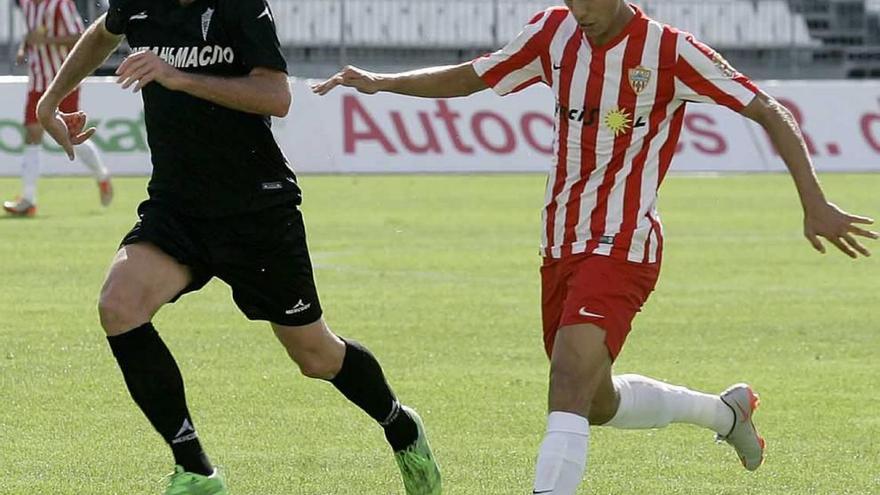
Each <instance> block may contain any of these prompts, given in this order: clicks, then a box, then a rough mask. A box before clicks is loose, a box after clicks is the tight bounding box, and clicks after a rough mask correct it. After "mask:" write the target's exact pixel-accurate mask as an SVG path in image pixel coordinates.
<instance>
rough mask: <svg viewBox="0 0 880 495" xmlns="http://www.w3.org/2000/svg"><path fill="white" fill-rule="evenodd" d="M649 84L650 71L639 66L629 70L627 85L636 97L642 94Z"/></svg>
mask: <svg viewBox="0 0 880 495" xmlns="http://www.w3.org/2000/svg"><path fill="white" fill-rule="evenodd" d="M650 82H651V69H648V68H647V67H642V66H641V65H640V66H638V67H633V68H632V69H630V70H629V85H630V87H632V89H633V91H635V93H636V94H637V95H640V94H642V91H644V90H645V88H647V87H648V83H650Z"/></svg>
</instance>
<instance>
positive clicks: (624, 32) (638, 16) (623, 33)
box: [583, 4, 646, 52]
mask: <svg viewBox="0 0 880 495" xmlns="http://www.w3.org/2000/svg"><path fill="white" fill-rule="evenodd" d="M629 6H630V7H632V9H633V11H634V12H635V15H633V16H632V19H630V20H629V22H627V23H626V25H625V26H623V29H621V30H620V32H619V33H617V36H615V37H613V38H611V39H610V40H608V42H607V43H605V44H604V45H598V46H597V45H594V44H593V42H592V41H591V40H590V38H588V37H587V35H586V34H584V35H583V36H584V39H586V40H587V43H588V44H589V45H590V49H592V50H593V51H594V52H604V51H608V50H609V49H610V48H613V47H614V46H615V45H617V44H618V43H620V42H621V41H623V39H624V38H626V37H627V36H629V34H630V33H631V32H632V30H633V29H634V28H635V27H636V26H637V25H638V24H639V23H640V22H644V21H645V19H646V17H645V13H644V12H642V9H640V8H639V6H638V5H635V4H629Z"/></svg>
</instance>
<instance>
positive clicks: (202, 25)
mask: <svg viewBox="0 0 880 495" xmlns="http://www.w3.org/2000/svg"><path fill="white" fill-rule="evenodd" d="M106 27H107V30H108V31H110V32H111V33H115V34H124V35H125V37H126V38H127V40H128V43H129V45H130V46H131V47H132V49H133V50H152V51H153V52H154V53H156V54H157V55H158V56H159V57H161V58H162V59H163V60H165V61H166V62H168V63H169V64H171V65H172V66H174V67H176V68H178V69H180V70H182V71H186V72H192V73H198V74H207V75H213V76H220V77H236V76H245V75H247V74H248V73H250V71H251V70H252V69H254V68H256V67H264V68H268V69H274V70H278V71H283V72H286V71H287V63H286V62H285V60H284V56H283V55H282V53H281V48H280V44H279V42H278V36H277V34H276V32H275V25H274V18H273V16H272V11H271V9H270V8H269V5H268V4H267V3H266V1H265V0H195V1H194V2H192V3H190V4H189V5H186V6H182V5H181V4H180V2H179V0H110V10H109V11H108V12H107V21H106ZM143 100H144V118H145V120H146V127H147V137H148V141H149V144H150V151H151V154H152V161H153V175H152V178H151V179H150V184H149V186H148V191H149V195H150V198H152V199H154V200H156V201H159V202H161V203H164V204H167V205H169V206H170V207H174V208H176V209H178V210H180V211H181V212H183V213H186V214H188V215H191V216H196V217H217V216H225V215H230V214H235V213H242V212H247V211H253V210H259V209H263V208H266V207H269V206H273V205H276V204H279V203H284V202H289V201H296V202H299V201H300V190H299V187H298V186H297V184H296V178H295V176H294V174H293V172H292V171H291V170H290V168H289V167H288V165H287V159H286V158H285V157H284V154H283V153H282V152H281V150H280V149H279V147H278V144H277V143H276V142H275V138H274V136H273V135H272V131H271V120H270V119H269V117H267V116H263V115H256V114H251V113H246V112H241V111H237V110H232V109H230V108H226V107H223V106H220V105H217V104H215V103H211V102H209V101H207V100H203V99H201V98H196V97H195V96H191V95H189V94H186V93H183V92H179V91H171V90H169V89H167V88H165V87H164V86H162V85H161V84H159V83H155V82H154V83H150V84H148V85H147V86H146V87H144V88H143Z"/></svg>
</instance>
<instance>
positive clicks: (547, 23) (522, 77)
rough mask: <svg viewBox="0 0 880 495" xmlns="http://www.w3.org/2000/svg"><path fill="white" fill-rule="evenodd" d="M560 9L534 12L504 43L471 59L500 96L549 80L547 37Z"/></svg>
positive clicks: (549, 35) (551, 34)
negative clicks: (532, 16)
mask: <svg viewBox="0 0 880 495" xmlns="http://www.w3.org/2000/svg"><path fill="white" fill-rule="evenodd" d="M560 15H562V14H560V13H559V12H556V13H554V11H553V10H546V11H544V12H541V13H539V14H537V15H536V16H535V17H534V18H533V19H532V20H531V22H529V23H528V24H527V25H526V26H525V27H524V28H523V30H522V31H521V32H520V33H519V34H518V35H517V36H516V38H514V39H513V40H512V41H511V42H510V43H508V44H507V46H505V47H503V48H501V49H500V50H498V51H496V52H494V53H490V54H488V55H484V56H482V57H480V58H477V59H475V60H474V61H473V62H472V65H473V68H474V71H476V73H477V75H478V76H480V78H481V79H482V80H483V82H485V83H486V85H487V86H489V87H490V88H492V89H493V90H494V91H495V92H496V93H498V94H499V95H501V96H504V95H507V94H510V93H515V92H517V91H520V90H522V89H525V88H527V87H529V86H531V85H533V84H536V83H539V82H543V83H545V84H550V78H551V77H552V76H551V72H550V39H551V38H552V37H553V32H552V31H553V27H554V25H555V26H558V25H559V22H558V19H555V18H556V17H559V16H560Z"/></svg>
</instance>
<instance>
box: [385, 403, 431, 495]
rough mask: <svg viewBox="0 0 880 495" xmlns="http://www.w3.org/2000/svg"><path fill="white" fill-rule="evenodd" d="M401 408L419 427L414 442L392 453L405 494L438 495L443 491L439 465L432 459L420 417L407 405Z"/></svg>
mask: <svg viewBox="0 0 880 495" xmlns="http://www.w3.org/2000/svg"><path fill="white" fill-rule="evenodd" d="M401 409H402V410H403V412H404V413H406V414H407V415H409V417H411V418H412V419H413V421H415V422H416V426H418V428H419V436H418V438H417V439H416V441H415V443H414V444H412V445H410V446H409V447H407V448H405V449H404V450H401V451H400V452H395V453H394V460H396V461H397V466H398V467H399V468H400V475H401V476H402V477H403V486H404V488H406V495H440V494H441V493H442V492H443V490H442V482H441V480H440V466H439V465H438V464H437V461H436V460H434V454H433V453H432V452H431V446H430V445H429V444H428V436H427V435H426V434H425V425H424V423H422V418H421V417H419V415H418V413H416V412H415V411H414V410H412V409H410V408H409V407H407V406H402V407H401Z"/></svg>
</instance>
